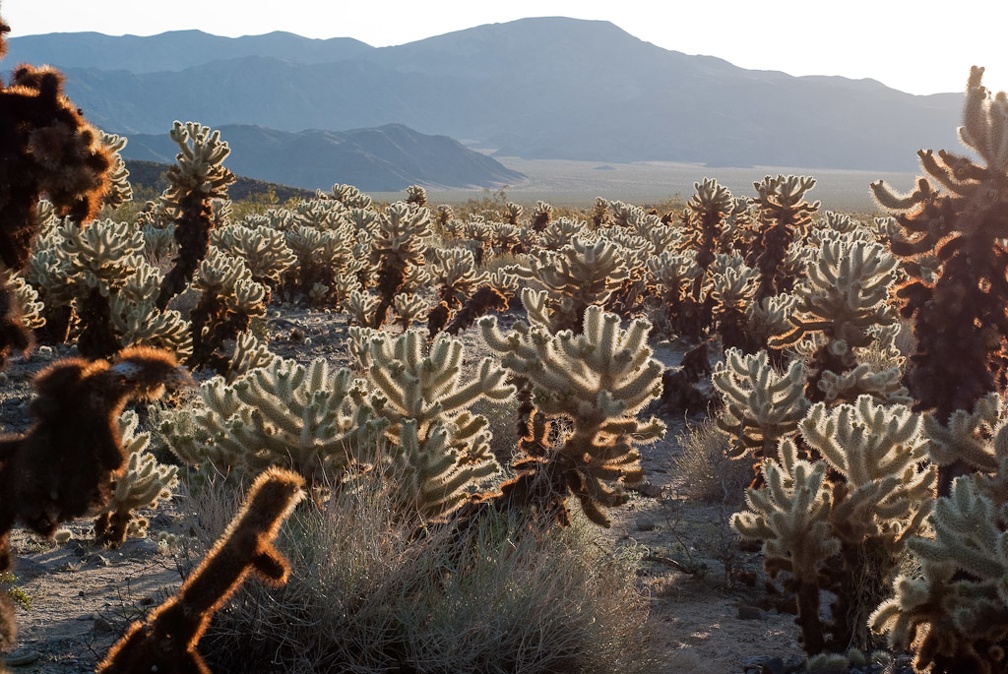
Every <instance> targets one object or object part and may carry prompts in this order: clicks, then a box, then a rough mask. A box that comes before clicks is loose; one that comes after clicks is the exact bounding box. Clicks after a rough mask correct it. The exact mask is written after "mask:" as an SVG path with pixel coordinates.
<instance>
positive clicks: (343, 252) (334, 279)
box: [284, 223, 362, 303]
mask: <svg viewBox="0 0 1008 674" xmlns="http://www.w3.org/2000/svg"><path fill="white" fill-rule="evenodd" d="M284 241H285V243H286V245H287V247H289V249H290V250H291V252H292V253H293V254H294V258H295V262H294V263H293V264H292V265H291V266H290V267H289V268H288V272H287V274H286V275H285V276H284V287H285V288H286V289H288V291H289V292H288V295H289V296H293V295H294V294H299V295H300V296H301V297H302V298H307V299H310V300H312V301H313V302H314V303H323V302H324V301H325V300H326V299H329V298H330V296H331V295H332V294H333V293H334V292H335V288H336V284H337V283H338V280H339V279H341V278H345V277H347V276H354V280H357V272H358V271H360V266H354V265H353V262H352V261H353V260H354V254H353V250H352V246H353V243H354V241H355V234H354V228H353V225H352V224H350V223H343V224H341V225H339V226H338V227H337V228H336V229H326V230H321V229H315V228H312V227H308V226H305V225H292V226H291V227H290V228H289V229H288V230H286V231H285V232H284ZM358 264H359V265H362V263H358ZM358 285H360V284H359V281H358ZM319 286H324V287H325V292H324V293H323V294H322V295H321V296H319V294H318V291H317V290H316V289H317V288H318V287H319Z"/></svg>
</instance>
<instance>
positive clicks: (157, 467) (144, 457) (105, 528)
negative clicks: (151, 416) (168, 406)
mask: <svg viewBox="0 0 1008 674" xmlns="http://www.w3.org/2000/svg"><path fill="white" fill-rule="evenodd" d="M138 423H139V417H138V416H137V414H136V412H133V411H132V410H131V411H129V412H127V413H126V414H123V416H122V417H121V418H120V419H119V432H120V433H121V434H122V443H123V450H124V452H125V453H126V455H127V456H128V457H129V459H127V461H126V467H125V468H124V469H123V471H122V473H121V474H118V475H116V476H115V477H114V478H113V479H112V485H111V487H110V489H109V498H108V501H107V502H106V504H105V505H104V507H103V508H102V510H101V512H100V514H99V515H98V517H97V518H96V519H95V524H94V530H95V540H96V541H97V542H98V543H101V544H103V545H118V544H120V543H122V542H123V541H124V540H126V538H127V536H135V537H138V538H142V537H144V536H146V535H147V525H148V522H147V519H146V518H145V517H142V516H141V515H139V514H138V513H137V512H136V511H137V510H139V509H141V508H154V507H156V506H157V505H158V503H159V502H160V501H165V500H167V499H170V498H171V496H172V491H173V490H174V489H175V488H176V487H177V486H178V466H171V465H165V464H162V463H160V462H158V460H157V459H156V458H155V457H154V455H153V454H151V453H150V452H149V451H147V445H148V444H149V442H150V433H138V432H137V425H138Z"/></svg>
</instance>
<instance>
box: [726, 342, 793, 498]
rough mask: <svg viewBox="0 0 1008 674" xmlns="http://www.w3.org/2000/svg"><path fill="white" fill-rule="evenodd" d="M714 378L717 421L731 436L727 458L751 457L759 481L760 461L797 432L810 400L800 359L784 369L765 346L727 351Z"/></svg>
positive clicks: (756, 481) (770, 455)
mask: <svg viewBox="0 0 1008 674" xmlns="http://www.w3.org/2000/svg"><path fill="white" fill-rule="evenodd" d="M711 381H712V383H713V385H714V388H715V389H716V390H717V392H718V393H719V394H720V395H721V398H722V402H723V406H722V408H721V410H720V412H719V413H718V415H717V418H716V422H717V426H718V428H720V429H721V430H722V431H723V432H724V433H726V434H727V435H728V436H729V438H730V439H731V443H730V449H729V452H728V453H729V456H731V457H732V458H733V459H742V458H744V457H745V458H746V459H747V460H752V461H753V468H754V470H755V472H756V478H755V479H754V485H756V484H758V483H759V480H760V475H761V474H762V473H761V465H762V463H763V462H764V461H765V460H766V458H768V457H772V456H774V453H775V452H776V449H777V445H778V443H779V442H780V441H781V440H783V439H785V438H788V437H793V436H794V434H795V433H796V432H797V430H798V424H799V422H800V421H801V420H802V419H803V418H804V417H805V414H806V412H807V410H808V408H809V405H810V404H811V403H810V401H809V400H808V398H806V397H805V392H804V391H805V376H804V370H803V367H802V362H801V360H799V359H797V358H795V359H792V360H791V362H790V364H789V366H788V368H787V370H786V371H784V372H781V371H779V370H777V369H776V368H775V367H774V366H773V364H772V363H771V362H770V359H769V355H768V354H767V352H766V351H765V350H761V351H758V352H757V353H755V354H743V353H742V352H741V351H739V350H738V349H728V350H727V351H726V352H725V359H724V361H723V362H722V363H719V364H718V365H716V366H715V368H714V372H713V375H712V377H711Z"/></svg>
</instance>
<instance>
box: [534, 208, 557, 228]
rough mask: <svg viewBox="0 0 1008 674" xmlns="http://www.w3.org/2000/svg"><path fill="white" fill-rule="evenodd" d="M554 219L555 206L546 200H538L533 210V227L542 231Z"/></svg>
mask: <svg viewBox="0 0 1008 674" xmlns="http://www.w3.org/2000/svg"><path fill="white" fill-rule="evenodd" d="M552 219H553V207H552V206H551V205H549V204H547V203H546V202H545V201H542V200H540V201H537V202H536V207H535V210H533V211H532V229H534V230H535V231H537V232H541V231H543V230H544V229H545V228H546V225H548V224H549V223H550V221H551V220H552Z"/></svg>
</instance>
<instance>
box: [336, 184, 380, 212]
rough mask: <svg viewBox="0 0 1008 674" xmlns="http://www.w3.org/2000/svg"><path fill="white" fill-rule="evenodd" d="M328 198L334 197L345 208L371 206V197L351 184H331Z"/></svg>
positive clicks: (365, 207)
mask: <svg viewBox="0 0 1008 674" xmlns="http://www.w3.org/2000/svg"><path fill="white" fill-rule="evenodd" d="M328 198H330V199H335V200H336V201H338V202H340V203H341V204H343V205H344V206H346V207H347V208H364V209H367V208H371V197H369V196H368V195H366V194H364V193H363V192H361V191H360V190H359V189H357V188H356V187H354V186H353V185H341V184H339V183H337V184H335V185H333V186H332V190H331V191H330V195H328Z"/></svg>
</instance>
